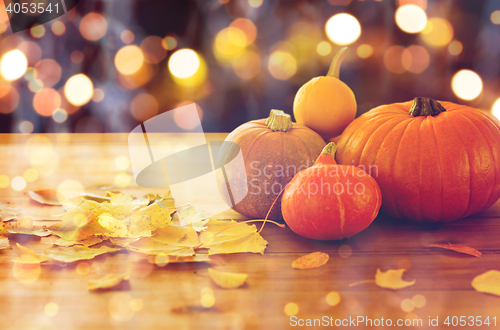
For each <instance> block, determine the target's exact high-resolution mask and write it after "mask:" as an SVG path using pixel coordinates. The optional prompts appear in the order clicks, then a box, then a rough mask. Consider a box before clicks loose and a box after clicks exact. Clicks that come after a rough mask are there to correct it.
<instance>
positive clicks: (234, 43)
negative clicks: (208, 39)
mask: <svg viewBox="0 0 500 330" xmlns="http://www.w3.org/2000/svg"><path fill="white" fill-rule="evenodd" d="M247 44H248V40H247V36H246V34H245V32H243V31H242V30H241V29H239V28H237V27H233V26H230V27H227V28H224V29H222V30H221V31H219V33H217V36H216V37H215V43H214V47H213V50H214V54H215V56H216V58H217V59H218V60H220V61H221V62H229V61H231V60H232V59H234V58H235V57H236V56H238V55H239V54H241V53H242V52H243V51H244V50H245V48H246V46H247Z"/></svg>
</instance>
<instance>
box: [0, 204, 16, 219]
mask: <svg viewBox="0 0 500 330" xmlns="http://www.w3.org/2000/svg"><path fill="white" fill-rule="evenodd" d="M19 214H21V208H20V207H19V206H17V205H11V204H4V203H0V221H9V220H12V219H15V218H17V216H18V215H19Z"/></svg>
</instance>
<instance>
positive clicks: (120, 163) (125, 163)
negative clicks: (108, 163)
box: [115, 156, 130, 171]
mask: <svg viewBox="0 0 500 330" xmlns="http://www.w3.org/2000/svg"><path fill="white" fill-rule="evenodd" d="M115 166H116V168H117V169H119V170H122V171H125V170H126V169H127V168H128V167H129V166H130V159H129V158H128V157H127V156H118V157H116V159H115Z"/></svg>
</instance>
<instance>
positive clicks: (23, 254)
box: [14, 243, 48, 264]
mask: <svg viewBox="0 0 500 330" xmlns="http://www.w3.org/2000/svg"><path fill="white" fill-rule="evenodd" d="M16 252H17V258H16V259H14V261H15V262H17V263H22V264H39V263H40V262H43V261H47V260H48V259H47V257H45V256H41V255H38V254H36V253H35V251H33V250H31V249H28V248H27V247H24V246H22V245H21V244H19V243H16Z"/></svg>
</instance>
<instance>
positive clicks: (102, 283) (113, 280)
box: [87, 274, 130, 291]
mask: <svg viewBox="0 0 500 330" xmlns="http://www.w3.org/2000/svg"><path fill="white" fill-rule="evenodd" d="M129 281H130V274H123V275H115V274H108V275H106V276H104V277H101V278H99V279H97V280H90V281H89V282H88V285H87V287H88V289H89V291H99V290H113V289H114V290H116V289H121V288H122V287H123V285H124V284H128V283H126V282H129Z"/></svg>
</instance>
